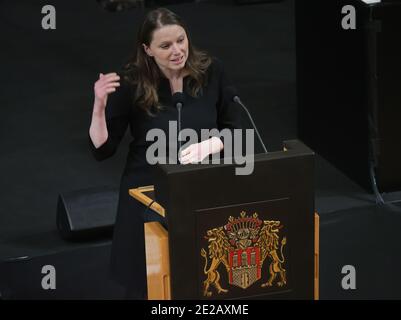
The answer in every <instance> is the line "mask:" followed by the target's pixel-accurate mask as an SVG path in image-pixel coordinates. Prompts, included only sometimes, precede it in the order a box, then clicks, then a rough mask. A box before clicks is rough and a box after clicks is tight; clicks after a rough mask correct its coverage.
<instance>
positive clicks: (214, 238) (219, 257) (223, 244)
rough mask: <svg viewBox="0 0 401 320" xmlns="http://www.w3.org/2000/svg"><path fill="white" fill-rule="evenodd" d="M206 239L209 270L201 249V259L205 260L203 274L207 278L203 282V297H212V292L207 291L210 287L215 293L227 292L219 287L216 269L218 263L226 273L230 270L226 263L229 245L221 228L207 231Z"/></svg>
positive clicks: (218, 274)
mask: <svg viewBox="0 0 401 320" xmlns="http://www.w3.org/2000/svg"><path fill="white" fill-rule="evenodd" d="M206 238H207V239H208V241H209V246H208V249H209V250H208V251H209V258H210V259H211V262H210V266H209V268H207V265H208V257H207V253H206V251H205V249H203V248H202V250H201V255H202V257H203V258H205V266H204V267H203V272H204V273H205V275H206V276H207V278H206V280H205V281H203V295H204V296H206V297H210V296H212V292H211V291H210V290H209V288H210V286H211V285H213V286H214V287H215V289H216V290H217V293H225V292H228V290H226V289H223V288H222V287H221V285H220V273H219V272H218V271H217V268H218V267H219V265H220V263H223V264H224V266H225V267H226V269H227V271H228V270H229V269H230V267H229V264H228V261H227V253H228V251H229V248H230V244H229V242H228V239H227V237H226V235H225V233H224V231H223V227H220V228H214V229H212V230H209V231H208V232H207V236H206Z"/></svg>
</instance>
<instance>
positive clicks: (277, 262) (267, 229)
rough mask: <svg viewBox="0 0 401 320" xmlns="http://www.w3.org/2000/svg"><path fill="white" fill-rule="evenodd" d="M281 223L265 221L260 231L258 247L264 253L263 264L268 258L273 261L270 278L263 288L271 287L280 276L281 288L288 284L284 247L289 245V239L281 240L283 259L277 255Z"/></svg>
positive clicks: (270, 265)
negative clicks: (284, 264) (284, 266)
mask: <svg viewBox="0 0 401 320" xmlns="http://www.w3.org/2000/svg"><path fill="white" fill-rule="evenodd" d="M279 226H280V221H264V223H263V227H262V229H261V231H260V238H259V241H258V245H259V247H260V248H261V251H262V264H263V262H264V260H265V259H266V258H268V257H270V259H271V260H272V261H271V262H270V264H269V271H270V278H269V280H268V281H267V282H266V283H263V284H262V285H261V286H262V287H271V286H273V282H274V281H275V280H276V278H277V275H279V276H280V281H278V282H277V285H278V286H279V287H282V286H284V285H285V284H286V283H287V276H286V270H285V269H284V268H283V265H282V264H283V263H284V262H285V259H284V255H283V247H284V246H285V245H286V243H287V238H285V237H284V238H283V240H281V246H280V254H281V259H280V257H279V256H278V254H277V250H278V248H279V236H278V235H277V233H278V232H279Z"/></svg>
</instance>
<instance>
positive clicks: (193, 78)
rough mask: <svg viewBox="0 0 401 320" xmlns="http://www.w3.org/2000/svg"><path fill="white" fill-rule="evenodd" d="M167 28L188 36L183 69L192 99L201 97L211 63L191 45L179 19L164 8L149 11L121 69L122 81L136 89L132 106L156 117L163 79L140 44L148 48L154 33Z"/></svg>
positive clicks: (160, 107)
mask: <svg viewBox="0 0 401 320" xmlns="http://www.w3.org/2000/svg"><path fill="white" fill-rule="evenodd" d="M167 25H179V26H181V27H182V28H183V29H184V30H185V33H186V34H187V38H188V59H187V61H186V63H185V69H186V70H187V71H188V73H189V80H188V83H187V84H188V93H189V94H190V95H191V96H192V97H198V96H200V95H202V87H204V86H206V85H207V76H206V71H207V69H208V68H209V66H210V64H211V62H212V59H211V57H210V56H209V54H208V53H207V52H205V51H201V50H198V49H196V48H195V47H194V46H193V45H192V43H191V39H190V36H189V33H188V29H187V27H186V25H185V23H184V22H183V21H182V19H181V18H180V17H179V16H178V15H176V14H175V13H174V12H172V11H170V10H168V9H166V8H158V9H156V10H152V11H150V12H149V13H148V14H147V15H146V17H145V19H144V21H143V23H142V26H141V28H140V29H139V32H138V37H137V44H136V45H137V47H136V52H135V54H134V55H133V56H132V58H131V59H130V60H129V61H128V63H127V64H126V65H125V66H124V69H123V74H124V78H125V80H126V81H127V82H128V83H130V84H132V85H133V86H134V87H135V88H136V90H135V97H134V102H135V103H136V104H137V105H138V106H139V107H140V108H142V109H144V110H145V111H146V112H147V113H148V114H149V115H155V111H156V112H157V111H159V110H161V109H162V106H161V105H160V102H159V97H158V94H157V90H158V87H159V83H160V78H161V77H163V75H162V73H161V70H160V68H159V67H158V65H157V64H156V62H155V61H154V59H153V58H152V57H149V56H148V55H147V54H146V52H145V51H144V49H143V46H142V44H146V46H150V43H151V42H152V38H153V33H154V31H155V30H156V29H158V28H161V27H163V26H167Z"/></svg>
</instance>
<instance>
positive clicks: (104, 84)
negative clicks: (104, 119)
mask: <svg viewBox="0 0 401 320" xmlns="http://www.w3.org/2000/svg"><path fill="white" fill-rule="evenodd" d="M119 80H120V77H119V76H118V74H117V73H115V72H112V73H108V74H103V73H100V74H99V79H98V80H97V81H96V82H95V85H94V92H95V103H94V108H97V109H98V111H100V110H104V109H105V108H106V105H107V97H108V95H109V94H110V93H112V92H114V91H116V88H117V87H119V86H120V83H119Z"/></svg>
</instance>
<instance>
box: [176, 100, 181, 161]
mask: <svg viewBox="0 0 401 320" xmlns="http://www.w3.org/2000/svg"><path fill="white" fill-rule="evenodd" d="M177 110H178V136H177V137H178V154H180V150H181V143H182V142H181V104H180V103H178V104H177Z"/></svg>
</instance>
